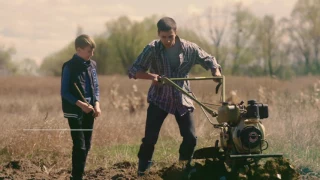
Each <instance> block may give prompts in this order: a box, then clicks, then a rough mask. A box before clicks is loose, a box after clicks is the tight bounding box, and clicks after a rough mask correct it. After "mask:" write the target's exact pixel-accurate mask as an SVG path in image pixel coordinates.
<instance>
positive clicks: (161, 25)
mask: <svg viewBox="0 0 320 180" xmlns="http://www.w3.org/2000/svg"><path fill="white" fill-rule="evenodd" d="M157 27H158V33H159V32H160V31H170V30H171V29H173V30H174V31H176V30H177V24H176V22H175V21H174V20H173V19H172V18H171V17H163V18H161V19H160V20H159V21H158V23H157Z"/></svg>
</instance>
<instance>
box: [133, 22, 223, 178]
mask: <svg viewBox="0 0 320 180" xmlns="http://www.w3.org/2000/svg"><path fill="white" fill-rule="evenodd" d="M157 27H158V36H159V38H160V40H154V41H152V42H151V43H150V44H149V45H147V46H146V47H145V48H144V50H143V51H142V53H141V54H140V55H139V56H138V58H137V59H136V61H135V62H134V63H133V65H132V67H131V68H130V69H129V78H134V79H148V80H151V81H152V85H151V87H150V89H149V93H148V102H149V104H150V105H149V107H148V110H147V120H146V127H145V136H144V138H143V139H142V144H141V146H140V150H139V153H138V158H139V165H138V176H141V175H144V173H145V171H146V170H147V169H148V168H149V167H150V166H151V164H152V161H151V159H152V155H153V152H154V146H155V144H156V143H157V140H158V136H159V132H160V129H161V126H162V123H163V121H164V119H165V118H166V117H167V115H168V114H169V113H170V114H173V115H174V116H175V118H176V121H177V123H178V125H179V130H180V134H181V136H182V137H183V141H182V143H181V145H180V149H179V160H180V161H182V163H183V164H186V170H187V168H188V167H190V165H189V164H190V161H191V159H192V155H193V152H194V148H195V146H196V141H197V137H196V135H195V127H194V122H193V110H194V106H193V103H192V100H191V99H189V98H188V97H187V96H185V95H183V94H182V93H181V92H179V91H177V90H176V89H174V88H173V87H171V86H168V85H164V86H160V85H158V78H159V75H164V76H166V77H168V78H186V77H188V73H189V71H190V70H191V67H192V66H193V65H194V64H200V65H201V66H203V67H204V68H205V69H207V70H208V69H211V72H212V75H213V76H221V73H220V65H219V64H218V63H217V61H216V59H215V58H214V57H213V56H211V55H209V54H208V53H206V52H205V51H203V50H202V49H201V48H200V47H199V46H197V45H196V44H194V43H192V42H188V41H186V40H184V39H180V38H179V37H178V36H177V35H176V32H177V31H176V29H177V26H176V23H175V21H174V20H173V19H172V18H170V17H164V18H162V19H160V20H159V21H158V23H157ZM148 70H150V73H148V72H147V71H148ZM176 83H177V84H178V85H179V86H180V87H182V88H183V89H184V90H186V91H187V92H190V83H189V81H177V82H176Z"/></svg>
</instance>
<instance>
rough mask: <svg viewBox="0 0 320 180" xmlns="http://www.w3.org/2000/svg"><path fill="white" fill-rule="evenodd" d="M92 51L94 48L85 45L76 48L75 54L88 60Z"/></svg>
mask: <svg viewBox="0 0 320 180" xmlns="http://www.w3.org/2000/svg"><path fill="white" fill-rule="evenodd" d="M93 53H94V48H91V47H90V46H86V47H85V48H80V47H78V48H77V54H78V56H80V57H81V58H83V59H84V60H89V59H90V58H91V57H92V56H93Z"/></svg>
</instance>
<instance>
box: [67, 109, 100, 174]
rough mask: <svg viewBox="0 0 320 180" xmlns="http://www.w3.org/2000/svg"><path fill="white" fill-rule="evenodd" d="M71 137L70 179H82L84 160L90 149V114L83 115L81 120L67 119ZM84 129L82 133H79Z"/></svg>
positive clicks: (91, 124)
mask: <svg viewBox="0 0 320 180" xmlns="http://www.w3.org/2000/svg"><path fill="white" fill-rule="evenodd" d="M68 123H69V126H70V129H71V130H73V131H71V137H72V141H73V148H72V177H73V179H74V180H76V179H82V176H83V173H84V168H85V164H86V159H87V155H88V152H89V150H90V147H91V137H92V130H93V123H94V117H93V116H92V114H91V113H89V114H84V116H83V118H82V119H76V118H68ZM79 129H84V131H79Z"/></svg>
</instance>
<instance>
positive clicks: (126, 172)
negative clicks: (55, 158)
mask: <svg viewBox="0 0 320 180" xmlns="http://www.w3.org/2000/svg"><path fill="white" fill-rule="evenodd" d="M136 169H137V164H136V163H131V162H120V163H116V164H114V165H113V166H112V167H110V168H108V169H105V168H97V169H94V170H88V171H86V173H85V177H84V179H90V180H91V179H112V180H131V179H148V180H157V179H165V180H179V179H191V180H206V179H210V180H212V179H213V180H214V179H219V180H223V179H288V180H292V179H320V174H317V173H314V172H311V173H310V172H309V173H308V174H305V175H304V174H299V172H298V170H296V169H294V168H293V167H292V166H291V165H290V164H289V162H288V161H287V160H286V159H276V160H268V161H266V162H265V163H263V165H257V166H252V167H251V168H247V169H245V168H244V169H240V173H239V174H236V175H235V174H231V173H230V172H229V171H230V170H229V168H226V166H225V164H224V163H223V162H219V161H215V160H206V161H203V162H202V163H201V162H196V163H194V165H193V167H192V169H190V170H188V171H185V170H184V168H183V165H181V164H178V163H175V164H172V165H166V164H163V163H162V164H155V165H154V166H153V167H152V168H151V170H150V171H149V172H147V174H146V175H145V176H143V177H139V178H138V177H137V174H136V173H137V171H136ZM69 174H70V171H68V170H65V169H55V170H51V169H48V168H47V167H45V166H43V165H42V166H39V165H37V164H34V163H32V162H31V161H29V160H17V161H11V162H9V163H6V164H2V165H1V166H0V180H2V179H5V180H7V179H8V180H9V179H10V180H11V179H18V180H20V179H21V180H24V179H32V180H38V179H39V180H40V179H44V180H46V179H69Z"/></svg>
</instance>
